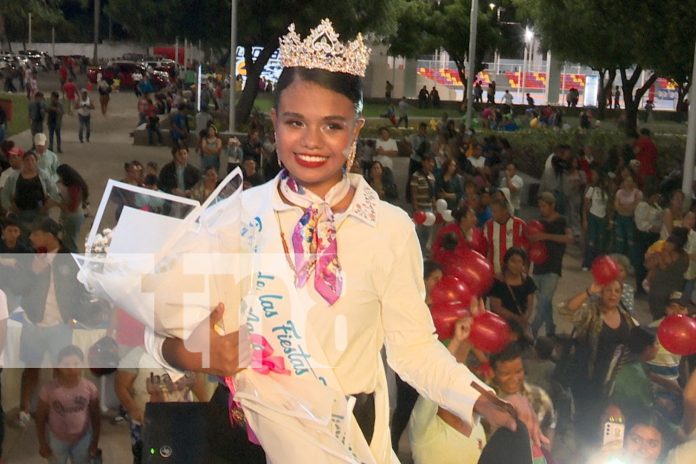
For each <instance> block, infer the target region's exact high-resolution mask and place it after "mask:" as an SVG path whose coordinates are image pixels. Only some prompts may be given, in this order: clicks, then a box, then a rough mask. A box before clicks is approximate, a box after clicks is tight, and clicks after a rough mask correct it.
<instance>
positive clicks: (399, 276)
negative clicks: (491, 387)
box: [148, 20, 515, 464]
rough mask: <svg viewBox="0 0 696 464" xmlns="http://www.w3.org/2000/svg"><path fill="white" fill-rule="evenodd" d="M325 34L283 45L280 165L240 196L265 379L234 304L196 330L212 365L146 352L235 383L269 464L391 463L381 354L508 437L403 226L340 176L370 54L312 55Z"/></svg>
mask: <svg viewBox="0 0 696 464" xmlns="http://www.w3.org/2000/svg"><path fill="white" fill-rule="evenodd" d="M325 37H329V38H334V39H335V37H336V36H335V33H334V32H333V29H332V27H331V23H330V22H329V21H328V20H326V21H323V22H322V24H321V25H320V26H319V28H317V29H315V30H313V31H312V35H310V37H309V38H308V40H307V41H306V42H304V43H303V42H302V41H301V40H300V38H299V37H298V35H297V34H296V33H295V32H294V28H291V32H290V34H289V35H288V36H286V37H285V38H283V39H281V56H283V64H284V70H283V72H282V74H281V76H280V78H279V80H278V83H277V85H276V100H275V103H274V108H273V110H272V113H271V117H272V120H273V125H274V128H275V131H276V134H277V138H276V140H277V151H278V156H279V159H280V161H281V162H282V164H283V166H284V168H285V169H284V170H283V171H281V173H280V174H279V175H278V176H277V177H276V178H275V179H273V180H272V181H271V182H268V183H266V184H264V185H262V186H259V187H258V188H252V189H249V190H246V191H244V192H243V193H242V198H241V201H242V205H243V210H244V211H243V218H242V220H243V223H244V224H247V223H248V224H250V226H251V228H247V230H251V232H249V233H255V235H254V236H253V237H252V238H251V239H250V240H252V242H251V245H250V248H249V252H251V253H252V257H251V258H252V260H253V263H254V265H253V269H254V270H253V274H251V272H250V273H249V274H248V275H247V276H246V277H248V278H253V281H252V282H251V283H249V284H245V285H244V286H243V287H242V288H241V291H242V292H248V293H249V294H248V296H247V298H246V301H249V303H250V304H249V305H245V316H246V321H247V327H248V329H250V330H249V331H250V333H251V335H250V337H252V338H254V339H256V340H257V341H258V342H259V343H261V344H262V345H263V346H265V347H266V348H265V349H264V352H265V353H269V352H271V351H272V352H273V353H274V355H273V359H274V360H275V361H277V362H278V363H277V364H274V367H273V369H274V370H273V372H268V371H266V372H267V373H266V374H264V373H262V370H261V371H260V368H259V367H258V365H255V367H256V368H247V369H243V370H240V366H239V360H240V350H239V345H238V340H239V339H240V337H239V334H238V332H234V333H229V334H226V335H220V334H218V332H217V331H216V330H215V329H214V326H215V324H217V323H218V322H220V320H221V318H222V316H223V315H224V312H225V311H230V312H236V311H237V310H238V308H237V307H236V304H235V302H233V301H229V302H228V303H227V304H228V307H227V308H225V306H224V305H223V304H222V303H221V304H219V305H218V306H217V307H216V308H215V310H214V312H213V313H212V315H211V318H210V319H211V320H210V323H208V322H207V321H206V322H204V324H203V325H202V326H201V327H200V332H201V333H203V334H207V335H208V336H209V337H210V338H209V341H210V345H209V348H210V349H209V350H208V351H207V352H208V354H209V361H210V363H209V364H208V365H207V366H204V365H203V364H202V357H201V354H200V353H195V352H190V351H187V346H186V343H188V342H190V341H191V339H189V340H187V342H184V341H182V340H179V339H175V338H167V339H165V338H163V337H160V336H158V337H154V338H150V337H148V338H149V340H148V345H149V349H150V350H151V351H152V353H153V354H154V355H155V357H158V358H160V360H162V361H163V362H164V361H165V360H166V361H168V362H169V363H170V364H171V365H173V366H175V367H178V368H183V369H193V370H203V371H205V372H208V373H214V374H218V375H222V376H233V377H228V378H227V379H226V383H227V385H228V386H231V387H232V388H234V390H235V396H234V399H235V401H238V402H240V403H241V406H242V409H243V411H244V414H245V416H246V421H247V423H248V424H249V426H250V428H251V430H252V431H253V432H254V434H255V435H256V437H257V438H258V441H259V442H260V443H261V445H262V446H263V448H264V451H265V453H266V456H267V459H268V462H273V463H280V462H282V463H290V464H293V463H306V462H322V463H333V462H345V461H346V460H348V461H351V460H357V461H361V462H372V463H389V462H394V461H393V459H395V458H393V454H392V449H391V444H390V438H389V435H390V434H389V425H388V422H389V417H388V416H389V405H388V397H387V390H386V379H385V374H384V367H383V365H382V362H381V357H380V350H381V349H382V346H383V345H385V344H386V348H387V349H386V351H387V356H388V359H389V363H390V365H391V366H392V367H393V368H394V370H395V371H396V372H397V373H398V374H399V375H400V376H401V378H402V379H404V380H405V381H407V382H408V383H410V384H412V385H414V386H416V387H417V388H418V390H419V392H420V393H421V394H423V395H425V396H427V397H430V398H431V399H433V400H435V401H436V402H438V403H440V404H441V405H442V406H443V407H445V408H446V409H448V410H449V411H452V412H453V413H455V414H457V415H458V416H459V417H461V418H462V419H463V420H464V423H466V424H470V425H473V421H472V413H473V412H474V411H476V412H479V413H481V414H482V415H483V416H484V417H485V418H486V419H487V420H488V421H489V422H491V423H494V424H499V425H506V426H509V427H511V428H515V426H514V425H513V420H512V415H511V413H510V412H509V408H508V405H505V404H501V403H500V402H499V400H498V399H497V398H496V397H494V396H491V395H489V394H485V395H484V394H482V393H480V389H481V388H487V387H483V386H482V385H481V383H480V381H479V380H478V379H476V378H475V377H474V376H473V374H471V372H470V371H469V370H468V369H467V368H466V367H465V366H462V365H460V364H458V363H457V362H456V360H455V359H454V358H453V357H452V355H451V354H450V353H448V352H447V349H446V348H445V347H444V346H443V345H442V344H441V343H439V342H438V341H437V338H436V337H435V336H434V335H433V332H434V327H433V323H432V320H431V317H430V313H429V311H428V307H427V306H426V304H425V302H424V301H423V295H424V293H425V289H424V284H423V276H422V257H421V253H420V246H419V244H418V239H417V236H416V233H415V229H414V226H413V223H412V221H411V219H410V218H409V217H408V216H407V215H406V214H405V213H404V212H403V211H402V210H400V209H398V208H396V207H394V206H391V205H389V204H387V203H385V202H380V201H379V199H378V196H377V194H376V193H375V192H374V190H372V189H371V188H370V187H369V186H368V185H367V183H366V182H365V181H364V179H362V177H360V176H356V175H346V174H345V169H346V162H348V164H351V163H352V161H353V157H354V144H355V141H356V139H357V137H358V135H359V133H360V130H361V129H362V126H363V125H364V119H363V118H362V117H361V113H362V86H361V76H363V75H364V68H365V66H366V64H367V61H368V53H367V51H366V49H365V47H364V46H363V45H362V39H361V38H358V42H357V43H355V42H354V43H353V45H354V46H355V47H356V48H354V49H351V48H350V47H346V48H345V50H344V51H342V52H341V53H343V54H350V56H343V55H339V56H334V55H332V56H328V55H323V54H321V55H320V56H317V54H318V53H321V52H319V51H317V50H319V49H320V48H319V47H317V48H316V49H315V48H314V47H312V45H311V44H313V43H314V42H316V41H319V40H322V39H324V38H325ZM335 46H338V45H337V44H336V45H335ZM339 48H340V49H343V47H342V46H340V47H339ZM245 243H246V242H245ZM291 247H292V248H291ZM310 250H311V251H312V252H314V251H315V250H316V253H317V254H318V255H319V259H315V256H316V255H314V254H310ZM242 277H244V276H242ZM247 285H248V287H247ZM242 294H245V293H242ZM273 295H275V296H276V298H272V296H273ZM232 304H235V306H234V307H229V305H232ZM269 304H271V306H269ZM264 308H265V309H264ZM195 335H196V334H194V335H193V337H194V339H195ZM242 340H244V337H242ZM241 346H242V348H243V347H245V346H248V343H243V344H242V345H241ZM191 347H192V345H191V344H190V343H189V344H188V349H192V348H191ZM243 353H244V352H243V351H242V352H241V354H242V358H243ZM253 355H255V356H256V357H257V359H258V357H259V356H261V357H262V359H266V358H263V356H265V355H264V354H263V353H262V352H260V351H254V352H253ZM267 362H270V359H267ZM263 365H266V364H263ZM269 370H270V367H269ZM273 392H275V393H273ZM348 403H350V405H349V404H348ZM352 404H355V407H353V408H351V407H350V406H351V405H352ZM351 410H352V412H351ZM307 412H309V415H308V414H307ZM337 412H340V413H337ZM351 414H352V417H351ZM317 419H319V421H318V422H317ZM368 443H369V444H368Z"/></svg>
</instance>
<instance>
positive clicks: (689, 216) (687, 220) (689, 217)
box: [682, 211, 696, 229]
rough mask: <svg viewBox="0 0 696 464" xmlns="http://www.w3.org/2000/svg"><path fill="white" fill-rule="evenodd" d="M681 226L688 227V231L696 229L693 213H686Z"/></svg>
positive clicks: (695, 217) (695, 216)
mask: <svg viewBox="0 0 696 464" xmlns="http://www.w3.org/2000/svg"><path fill="white" fill-rule="evenodd" d="M682 225H683V226H684V227H688V228H689V229H693V228H694V227H696V214H695V213H694V212H693V211H689V212H688V213H686V216H684V221H683V223H682Z"/></svg>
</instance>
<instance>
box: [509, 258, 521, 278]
mask: <svg viewBox="0 0 696 464" xmlns="http://www.w3.org/2000/svg"><path fill="white" fill-rule="evenodd" d="M507 269H508V271H510V273H512V274H514V275H520V274H522V273H523V272H524V269H525V265H524V259H522V257H521V256H520V255H512V256H510V259H509V260H508V262H507Z"/></svg>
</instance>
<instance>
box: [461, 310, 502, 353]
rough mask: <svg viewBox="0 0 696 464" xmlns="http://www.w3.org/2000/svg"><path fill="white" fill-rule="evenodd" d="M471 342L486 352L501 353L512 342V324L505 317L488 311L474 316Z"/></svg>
mask: <svg viewBox="0 0 696 464" xmlns="http://www.w3.org/2000/svg"><path fill="white" fill-rule="evenodd" d="M469 342H470V343H471V344H472V345H473V346H474V348H478V349H479V350H481V351H483V352H486V353H492V354H495V353H499V352H501V351H502V350H503V349H504V348H505V347H506V346H507V345H508V343H509V342H510V326H509V325H508V323H507V322H505V319H503V318H502V317H500V316H498V315H497V314H495V313H492V312H490V311H486V312H485V313H483V314H481V315H480V316H477V317H475V318H474V322H473V324H472V325H471V334H470V335H469Z"/></svg>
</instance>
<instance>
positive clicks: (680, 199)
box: [669, 191, 684, 209]
mask: <svg viewBox="0 0 696 464" xmlns="http://www.w3.org/2000/svg"><path fill="white" fill-rule="evenodd" d="M669 204H670V206H671V207H672V208H675V209H676V208H680V209H681V208H682V207H683V206H684V194H683V193H682V192H681V191H679V192H675V194H674V195H672V200H670V202H669Z"/></svg>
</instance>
